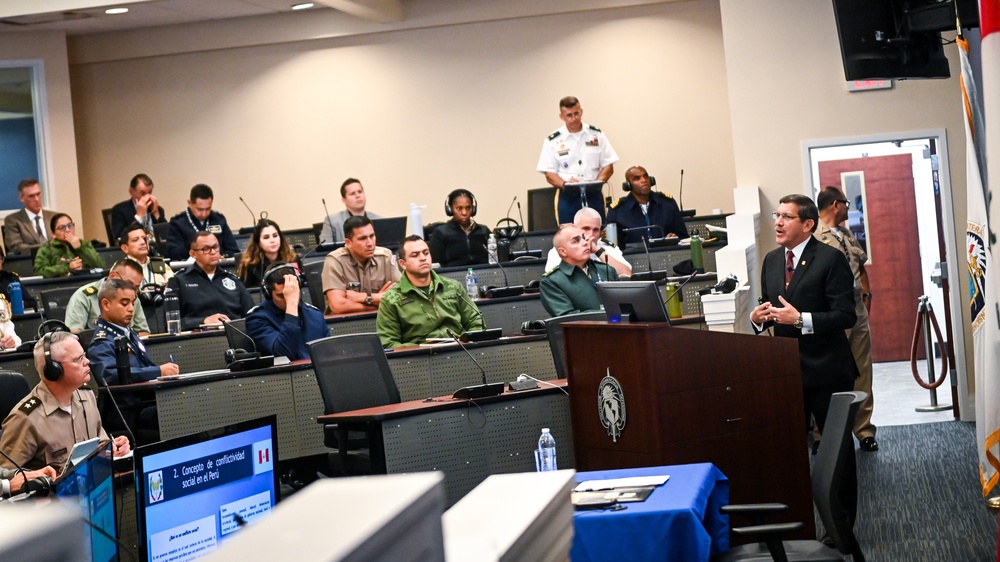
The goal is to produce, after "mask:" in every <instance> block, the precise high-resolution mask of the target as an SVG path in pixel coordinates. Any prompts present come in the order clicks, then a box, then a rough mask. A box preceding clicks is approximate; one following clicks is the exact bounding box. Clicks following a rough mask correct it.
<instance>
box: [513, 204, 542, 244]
mask: <svg viewBox="0 0 1000 562" xmlns="http://www.w3.org/2000/svg"><path fill="white" fill-rule="evenodd" d="M517 218H518V219H519V220H520V221H521V228H522V230H523V229H524V215H523V214H521V202H520V201H518V202H517ZM529 238H530V237H529V236H527V235H526V236H524V251H523V252H515V251H513V250H511V252H510V255H512V256H513V255H515V254H520V255H518V256H516V257H521V256H528V257H531V256H533V255H534V254H532V250H531V246H530V245H529V242H531V240H529ZM535 252H538V255H537V256H535V257H538V258H540V257H542V251H541V250H535Z"/></svg>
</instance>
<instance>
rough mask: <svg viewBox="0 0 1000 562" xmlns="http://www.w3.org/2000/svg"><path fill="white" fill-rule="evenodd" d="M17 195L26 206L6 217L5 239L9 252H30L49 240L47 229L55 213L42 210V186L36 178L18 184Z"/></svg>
mask: <svg viewBox="0 0 1000 562" xmlns="http://www.w3.org/2000/svg"><path fill="white" fill-rule="evenodd" d="M17 197H18V199H20V200H21V203H22V204H23V205H24V208H23V209H21V210H20V211H18V212H16V213H11V214H9V215H7V217H6V218H4V220H3V226H4V237H3V241H4V245H5V246H6V247H7V253H8V254H28V253H31V251H32V250H34V249H35V248H38V247H39V246H41V245H42V244H44V243H46V242H48V241H49V238H50V237H51V236H52V233H50V232H48V230H47V229H48V225H49V224H50V222H51V221H52V217H53V216H55V213H54V212H52V211H47V210H42V186H40V185H38V180H36V179H35V178H27V179H23V180H21V183H19V184H17Z"/></svg>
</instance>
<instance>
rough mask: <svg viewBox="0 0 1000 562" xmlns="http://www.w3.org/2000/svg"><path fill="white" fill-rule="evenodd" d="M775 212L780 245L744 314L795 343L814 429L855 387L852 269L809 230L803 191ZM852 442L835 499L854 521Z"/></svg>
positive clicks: (812, 215)
mask: <svg viewBox="0 0 1000 562" xmlns="http://www.w3.org/2000/svg"><path fill="white" fill-rule="evenodd" d="M771 216H772V217H773V218H774V234H775V239H776V240H777V242H778V245H779V246H780V247H779V248H777V249H775V250H773V251H771V252H769V253H768V254H767V256H765V257H764V267H763V268H762V269H761V274H760V286H761V289H760V290H761V300H760V302H761V304H760V305H758V306H757V307H756V308H754V309H753V311H752V312H751V313H750V320H751V322H752V323H753V327H754V331H755V332H757V333H760V332H762V331H764V330H766V329H768V328H770V327H773V328H774V335H775V336H778V337H786V338H795V339H797V340H798V343H799V364H800V365H801V367H802V395H803V398H804V402H805V414H806V415H805V418H803V420H802V421H803V425H802V431H803V436H805V433H806V431H807V426H806V425H805V422H806V421H807V420H809V416H813V417H814V418H815V419H816V425H817V426H818V427H819V430H820V433H822V432H823V427H824V425H825V424H826V414H827V411H828V410H829V409H830V396H831V395H832V394H834V393H835V392H848V391H851V390H854V379H856V378H857V377H858V366H857V363H855V362H854V354H853V353H852V352H851V345H850V343H849V342H848V341H847V336H846V335H845V333H844V330H846V329H848V328H851V327H852V326H854V324H855V322H856V321H857V315H856V314H855V311H854V304H855V303H854V274H853V273H851V266H850V265H849V264H848V263H847V258H845V257H844V254H842V253H840V251H839V250H836V249H834V248H831V247H830V246H827V245H826V244H824V243H822V242H820V241H819V240H817V239H816V238H814V237H813V235H812V233H813V232H814V231H815V230H816V225H817V224H818V223H819V211H818V210H817V209H816V204H815V203H813V201H812V199H809V198H808V197H806V196H805V195H786V196H784V197H782V198H781V200H780V201H779V205H778V210H777V211H776V212H774V213H772V214H771ZM855 462H856V461H855V457H854V448H853V447H851V448H850V452H849V456H848V460H847V466H846V467H845V470H844V482H843V483H842V486H843V487H842V494H841V498H840V500H841V502H843V505H844V506H845V508H846V509H847V511H848V513H849V514H850V518H851V521H850V523H849V524H850V525H852V526H853V525H854V520H855V516H856V514H857V493H858V482H857V468H856V464H855Z"/></svg>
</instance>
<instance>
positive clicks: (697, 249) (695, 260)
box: [691, 230, 705, 273]
mask: <svg viewBox="0 0 1000 562" xmlns="http://www.w3.org/2000/svg"><path fill="white" fill-rule="evenodd" d="M702 242H703V240H702V239H701V236H698V231H697V230H695V231H694V234H692V235H691V267H693V268H695V269H696V270H698V273H704V272H705V254H704V252H703V251H702Z"/></svg>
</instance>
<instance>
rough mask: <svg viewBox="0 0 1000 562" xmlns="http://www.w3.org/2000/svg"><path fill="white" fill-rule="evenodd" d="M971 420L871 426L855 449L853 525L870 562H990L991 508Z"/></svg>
mask: <svg viewBox="0 0 1000 562" xmlns="http://www.w3.org/2000/svg"><path fill="white" fill-rule="evenodd" d="M975 434H976V428H975V425H974V424H970V423H963V422H957V421H950V422H941V423H927V424H919V425H902V426H884V427H880V428H879V429H878V440H879V444H880V445H881V450H880V451H878V452H875V453H864V452H861V451H860V450H859V451H858V453H857V455H858V481H859V488H860V490H859V492H860V498H859V504H858V522H857V525H856V526H855V532H856V535H857V537H858V541H859V542H860V543H861V548H862V549H863V551H864V553H865V557H866V558H867V559H868V561H869V562H883V561H885V562H903V561H909V560H914V561H916V560H919V561H923V560H947V561H951V562H965V561H969V562H974V561H984V562H985V561H995V560H996V554H997V512H996V511H992V510H990V509H989V508H987V507H986V504H985V502H984V500H983V498H982V497H981V494H980V486H979V468H978V464H977V458H978V457H977V453H976V445H975Z"/></svg>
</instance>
